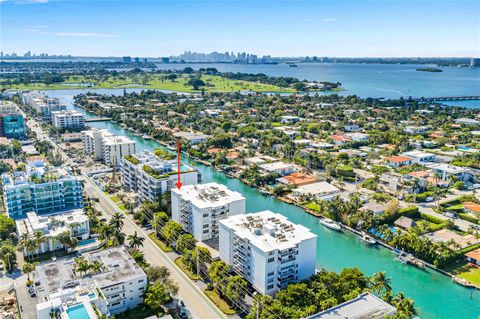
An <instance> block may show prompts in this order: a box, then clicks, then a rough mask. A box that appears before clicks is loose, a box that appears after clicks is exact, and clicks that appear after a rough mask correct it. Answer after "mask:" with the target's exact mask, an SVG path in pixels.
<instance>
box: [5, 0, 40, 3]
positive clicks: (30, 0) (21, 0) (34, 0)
mask: <svg viewBox="0 0 480 319" xmlns="http://www.w3.org/2000/svg"><path fill="white" fill-rule="evenodd" d="M48 1H49V0H0V3H4V2H11V3H15V4H35V3H47V2H48Z"/></svg>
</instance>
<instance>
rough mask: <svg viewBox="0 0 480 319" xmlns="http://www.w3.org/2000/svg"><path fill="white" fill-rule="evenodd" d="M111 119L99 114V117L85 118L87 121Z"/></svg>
mask: <svg viewBox="0 0 480 319" xmlns="http://www.w3.org/2000/svg"><path fill="white" fill-rule="evenodd" d="M110 120H112V119H111V118H109V117H102V116H99V117H89V118H86V119H85V122H106V121H110Z"/></svg>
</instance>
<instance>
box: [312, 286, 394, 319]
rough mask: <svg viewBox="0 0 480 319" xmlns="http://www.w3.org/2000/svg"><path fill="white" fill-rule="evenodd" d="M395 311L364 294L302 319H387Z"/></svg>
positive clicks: (371, 296) (381, 301) (375, 297)
mask: <svg viewBox="0 0 480 319" xmlns="http://www.w3.org/2000/svg"><path fill="white" fill-rule="evenodd" d="M396 313H397V309H396V308H395V307H394V306H392V305H390V304H389V303H387V302H385V301H383V300H382V299H380V298H378V297H377V296H375V295H374V294H371V293H369V292H364V293H362V294H360V295H359V296H358V297H356V298H354V299H351V300H348V301H346V302H344V303H342V304H339V305H337V306H333V307H331V308H329V309H326V310H324V311H321V312H319V313H317V314H314V315H312V316H309V317H306V318H304V319H347V318H351V319H354V318H355V319H360V318H365V319H367V318H368V319H381V318H389V317H390V316H393V315H394V314H396Z"/></svg>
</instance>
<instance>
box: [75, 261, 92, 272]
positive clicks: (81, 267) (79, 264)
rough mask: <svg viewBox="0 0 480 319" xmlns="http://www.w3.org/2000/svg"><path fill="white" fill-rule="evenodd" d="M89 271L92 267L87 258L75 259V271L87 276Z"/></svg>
mask: <svg viewBox="0 0 480 319" xmlns="http://www.w3.org/2000/svg"><path fill="white" fill-rule="evenodd" d="M89 269H90V265H89V263H88V260H87V259H85V257H77V258H75V271H78V272H79V273H80V274H82V273H83V274H86V273H87V272H88V270H89Z"/></svg>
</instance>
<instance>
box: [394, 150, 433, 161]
mask: <svg viewBox="0 0 480 319" xmlns="http://www.w3.org/2000/svg"><path fill="white" fill-rule="evenodd" d="M402 155H403V156H407V157H410V158H413V161H414V162H415V163H425V162H434V161H435V154H433V153H427V152H422V151H409V152H404V153H402Z"/></svg>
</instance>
